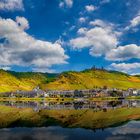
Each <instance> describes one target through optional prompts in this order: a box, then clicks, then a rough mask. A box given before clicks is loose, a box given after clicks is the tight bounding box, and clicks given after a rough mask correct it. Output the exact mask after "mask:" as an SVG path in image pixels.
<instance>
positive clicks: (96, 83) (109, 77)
mask: <svg viewBox="0 0 140 140" xmlns="http://www.w3.org/2000/svg"><path fill="white" fill-rule="evenodd" d="M103 86H108V87H110V88H120V89H127V88H140V77H136V76H129V75H127V74H124V73H120V72H108V71H102V70H86V71H83V72H68V73H64V74H61V75H60V77H59V78H57V80H56V81H54V82H51V83H49V84H47V85H43V86H42V87H43V88H46V87H47V88H49V89H62V90H64V89H91V88H94V87H103Z"/></svg>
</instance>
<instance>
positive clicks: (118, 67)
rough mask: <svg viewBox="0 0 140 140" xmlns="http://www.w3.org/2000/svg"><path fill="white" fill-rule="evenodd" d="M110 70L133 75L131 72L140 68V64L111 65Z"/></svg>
mask: <svg viewBox="0 0 140 140" xmlns="http://www.w3.org/2000/svg"><path fill="white" fill-rule="evenodd" d="M110 68H112V69H115V70H118V71H123V72H127V73H128V72H129V73H133V71H135V70H137V69H139V68H140V63H112V64H111V65H110Z"/></svg>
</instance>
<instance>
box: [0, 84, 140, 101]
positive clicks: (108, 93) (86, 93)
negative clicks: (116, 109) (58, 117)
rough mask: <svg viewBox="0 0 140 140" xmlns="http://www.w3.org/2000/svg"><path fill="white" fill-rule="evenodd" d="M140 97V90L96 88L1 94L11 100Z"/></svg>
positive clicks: (38, 90) (36, 89) (35, 90)
mask: <svg viewBox="0 0 140 140" xmlns="http://www.w3.org/2000/svg"><path fill="white" fill-rule="evenodd" d="M131 96H140V90H138V89H133V88H129V89H127V90H121V89H116V88H112V89H111V88H107V87H103V88H96V89H85V90H41V89H40V88H39V86H37V87H36V88H34V89H33V90H32V91H22V90H17V91H14V92H3V93H0V97H10V98H84V99H86V98H98V97H102V98H105V97H118V98H126V97H131Z"/></svg>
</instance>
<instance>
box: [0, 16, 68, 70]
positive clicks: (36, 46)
mask: <svg viewBox="0 0 140 140" xmlns="http://www.w3.org/2000/svg"><path fill="white" fill-rule="evenodd" d="M28 28H29V24H28V21H27V19H25V18H24V17H17V18H16V21H14V20H12V19H3V18H0V40H1V43H0V66H7V67H10V66H12V65H17V66H31V67H32V68H34V69H37V68H46V69H48V68H50V67H51V66H52V65H57V64H65V63H67V62H66V60H67V58H68V56H67V55H65V51H64V49H63V48H62V46H61V44H59V43H57V42H55V43H52V42H48V41H42V40H38V39H36V38H34V37H32V36H31V35H29V34H27V33H26V32H25V29H28Z"/></svg>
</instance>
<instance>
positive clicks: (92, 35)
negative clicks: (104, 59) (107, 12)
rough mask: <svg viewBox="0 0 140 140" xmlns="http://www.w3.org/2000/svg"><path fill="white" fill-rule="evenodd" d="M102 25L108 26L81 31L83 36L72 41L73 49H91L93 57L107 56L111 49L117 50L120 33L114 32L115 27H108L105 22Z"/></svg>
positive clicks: (79, 31)
mask: <svg viewBox="0 0 140 140" xmlns="http://www.w3.org/2000/svg"><path fill="white" fill-rule="evenodd" d="M102 23H103V24H104V25H106V26H96V25H95V26H94V27H92V28H91V29H87V30H83V29H82V28H81V29H79V30H78V33H82V35H80V36H78V37H77V38H74V39H71V40H70V44H71V46H72V48H74V49H82V48H89V49H90V55H92V56H101V55H105V54H106V53H107V52H108V51H110V50H111V49H113V48H116V46H117V44H118V36H119V34H118V32H116V31H114V29H113V26H110V24H108V25H107V24H106V23H104V22H103V21H102Z"/></svg>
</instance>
